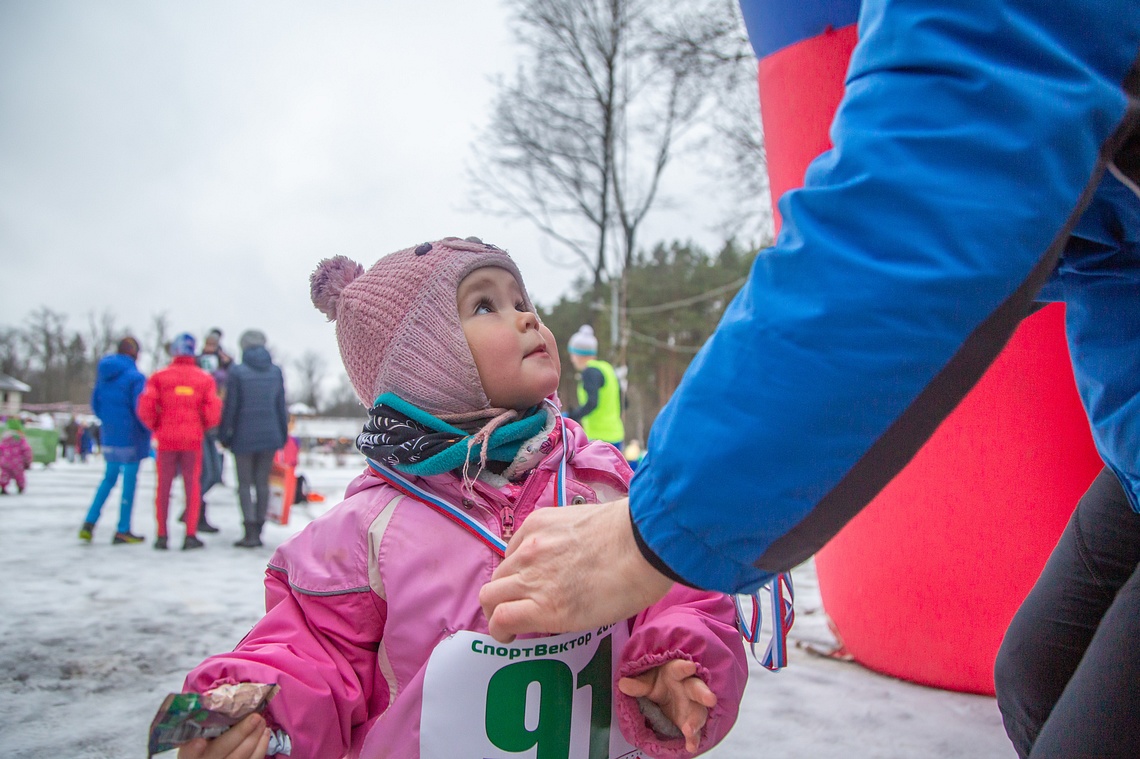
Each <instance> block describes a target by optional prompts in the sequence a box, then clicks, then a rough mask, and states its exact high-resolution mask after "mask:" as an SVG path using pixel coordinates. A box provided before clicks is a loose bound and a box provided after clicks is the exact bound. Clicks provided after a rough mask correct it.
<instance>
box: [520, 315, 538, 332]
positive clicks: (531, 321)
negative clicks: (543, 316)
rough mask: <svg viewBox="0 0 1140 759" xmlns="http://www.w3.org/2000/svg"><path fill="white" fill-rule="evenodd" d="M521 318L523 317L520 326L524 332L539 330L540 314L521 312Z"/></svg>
mask: <svg viewBox="0 0 1140 759" xmlns="http://www.w3.org/2000/svg"><path fill="white" fill-rule="evenodd" d="M519 316H520V317H521V318H520V319H519V324H520V325H521V327H522V329H523V330H524V331H525V330H528V329H538V314H536V313H534V312H533V311H520V312H519Z"/></svg>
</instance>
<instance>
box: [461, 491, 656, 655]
mask: <svg viewBox="0 0 1140 759" xmlns="http://www.w3.org/2000/svg"><path fill="white" fill-rule="evenodd" d="M672 586H673V581H672V580H670V579H669V578H668V577H666V576H664V575H663V574H661V573H660V572H658V571H657V570H656V569H654V568H653V566H652V565H651V564H649V562H647V561H646V560H645V558H644V557H643V556H642V555H641V551H639V550H638V548H637V543H636V541H635V540H634V538H633V527H632V525H631V523H630V516H629V500H628V499H622V500H620V501H613V502H612V503H603V504H590V505H580V506H565V507H563V508H560V509H539V510H538V511H535V512H534V513H532V514H531V515H530V516H529V517H527V519H526V521H525V522H523V524H522V528H521V529H520V530H519V531H518V532H517V533H515V536H514V537H513V538H512V539H511V542H510V544H509V545H508V546H507V555H506V559H504V561H503V563H502V564H500V565H499V567H498V569H496V570H495V573H494V574H493V575H492V576H491V581H490V582H489V583H487V584H486V585H484V586H483V588H482V590H480V591H479V603H481V604H482V605H483V612H484V613H485V614H486V615H487V620H488V625H489V627H490V632H491V636H492V637H494V638H495V639H496V640H498V641H500V642H503V643H509V642H510V641H512V640H514V638H515V636H516V635H521V634H523V633H538V632H545V633H562V632H573V631H575V630H585V629H588V628H591V627H600V626H602V625H607V624H610V623H612V622H617V621H619V620H622V619H626V618H627V617H630V616H633V615H634V614H636V613H637V612H639V611H641V610H642V609H644V608H645V607H647V606H649V605H650V604H652V603H654V602H656V601H658V600H660V599H661V597H662V596H664V595H665V594H666V593H667V592H668V591H669V588H671V587H672Z"/></svg>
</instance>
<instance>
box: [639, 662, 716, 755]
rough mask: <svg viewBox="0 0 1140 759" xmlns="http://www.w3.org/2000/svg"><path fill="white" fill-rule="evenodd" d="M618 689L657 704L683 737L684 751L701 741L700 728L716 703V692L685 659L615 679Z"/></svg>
mask: <svg viewBox="0 0 1140 759" xmlns="http://www.w3.org/2000/svg"><path fill="white" fill-rule="evenodd" d="M618 690H620V691H621V692H622V693H624V694H625V695H627V696H630V697H632V698H642V697H644V698H648V699H649V700H650V701H652V702H653V703H655V704H657V705H658V706H660V707H661V711H663V712H665V716H666V717H668V718H669V719H670V720H672V722H673V724H674V725H676V726H677V727H678V728H679V729H680V730H681V734H682V735H684V736H685V750H686V751H690V752H692V751H696V750H697V747H698V746H700V743H701V728H703V727H704V726H705V722H707V721H708V718H709V709H711V708H713V707H714V706H716V694H714V693H713V692H712V691H711V690H709V686H707V685H705V681H704V680H702V679H701V678H699V677H697V665H696V664H695V663H694V662H691V661H687V660H685V659H673V660H672V661H667V662H665V663H664V664H662V665H660V666H657V667H654V668H653V669H651V670H648V671H646V672H642V673H641V674H640V675H638V676H637V677H623V678H621V679H620V680H618Z"/></svg>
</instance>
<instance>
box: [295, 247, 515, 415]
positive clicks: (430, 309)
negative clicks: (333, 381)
mask: <svg viewBox="0 0 1140 759" xmlns="http://www.w3.org/2000/svg"><path fill="white" fill-rule="evenodd" d="M485 266H498V267H499V268H501V269H505V270H507V271H508V272H510V273H511V274H512V275H513V276H514V278H515V280H516V281H517V282H518V284H519V288H520V289H521V290H522V293H523V299H524V301H525V305H526V307H527V308H529V309H533V308H534V307H533V305H532V304H531V301H530V296H528V295H527V293H526V287H525V286H524V285H523V281H522V276H521V275H520V274H519V270H518V267H516V266H515V263H514V261H512V260H511V257H510V256H509V255H507V253H506V251H504V250H502V249H500V248H497V247H495V246H494V245H488V244H485V243H483V242H482V241H481V240H479V239H478V238H476V237H468V238H467V239H466V240H461V239H459V238H458V237H445V238H444V239H442V240H437V241H434V242H425V243H422V244H421V245H417V246H415V247H412V248H405V249H404V250H400V251H397V252H395V253H392V254H390V255H388V256H385V257H384V258H381V259H380V260H379V261H377V262H376V264H374V265H373V266H372V268H371V269H369V270H368V271H367V272H366V271H365V270H364V267H363V266H361V265H360V264H358V263H356V262H355V261H352V260H350V259H348V258H346V257H345V256H335V257H333V258H327V259H325V260H323V261H321V262H320V263H319V264H318V265H317V268H316V270H315V271H314V272H313V274H312V276H311V277H310V278H309V287H310V294H311V296H312V299H313V305H314V306H316V307H317V309H318V310H319V311H321V313H323V314H324V315H325V316H327V317H328V318H329V320H330V321H335V322H336V337H337V343H338V345H339V346H340V355H341V359H342V360H343V361H344V368H345V369H346V370H347V371H348V378H349V380H350V381H351V382H352V387H353V389H354V390H355V391H356V396H357V397H358V398H359V399H360V401H361V402H362V403H363V404H364V405H366V406H368V407H371V406H372V404H373V403H374V402H375V400H376V398H377V397H378V396H380V395H382V394H383V393H388V392H391V393H395V394H396V395H398V396H400V397H401V398H403V399H404V400H405V401H407V402H408V403H411V404H413V405H415V406H417V407H418V408H421V409H423V410H424V411H427V412H428V413H430V414H433V415H435V416H442V415H449V414H464V413H469V412H473V411H483V410H485V409H488V408H490V402H489V401H488V400H487V395H486V393H484V392H483V385H482V383H481V382H480V381H479V370H478V369H477V368H476V367H475V359H474V358H473V357H472V356H471V349H470V348H469V347H468V345H467V338H466V337H465V336H464V334H463V325H462V323H461V322H460V320H459V307H458V306H457V304H456V293H457V291H458V290H459V283H460V282H462V281H463V278H464V277H466V276H467V275H468V274H470V273H471V272H473V271H475V270H476V269H481V268H483V267H485Z"/></svg>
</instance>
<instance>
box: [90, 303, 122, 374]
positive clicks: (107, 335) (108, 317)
mask: <svg viewBox="0 0 1140 759" xmlns="http://www.w3.org/2000/svg"><path fill="white" fill-rule="evenodd" d="M120 337H121V335H120V334H119V328H118V327H117V326H115V315H114V314H113V313H111V312H110V311H109V310H105V311H103V313H102V314H100V315H99V316H98V317H96V316H95V312H94V311H88V312H87V345H88V347H89V348H90V349H91V361H92V363H98V362H99V359H101V358H103V356H105V355H107V354H108V353H110V352H111V351H112V350H113V349H114V348H115V347H116V345H117V344H118V342H119V339H120Z"/></svg>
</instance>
